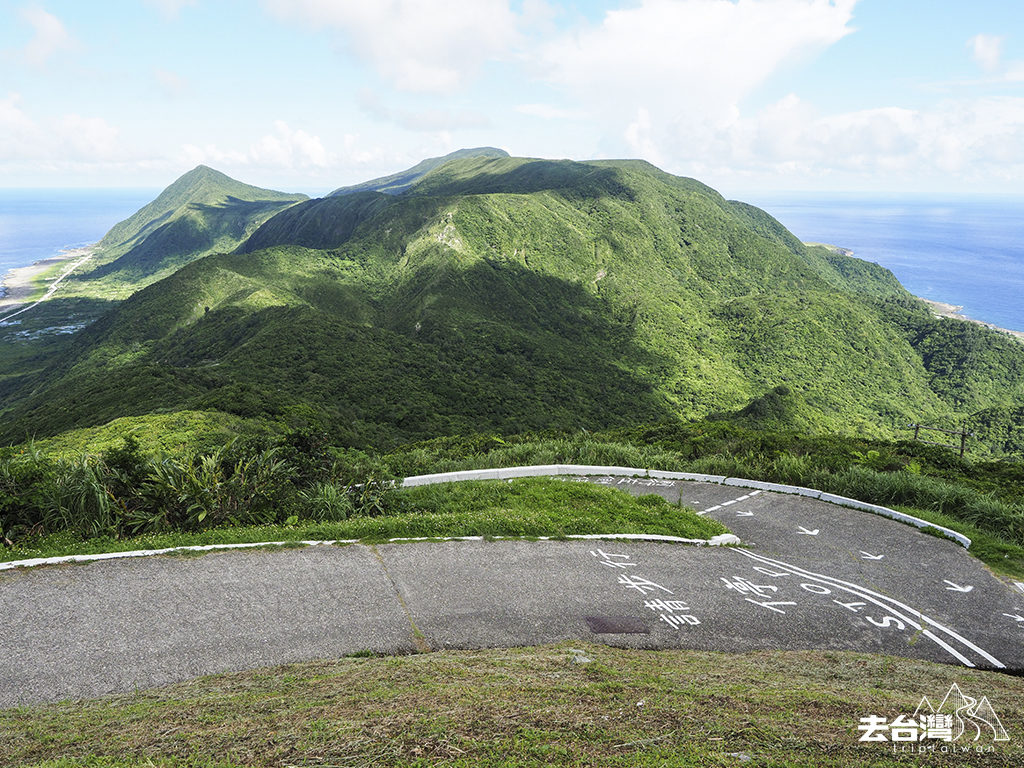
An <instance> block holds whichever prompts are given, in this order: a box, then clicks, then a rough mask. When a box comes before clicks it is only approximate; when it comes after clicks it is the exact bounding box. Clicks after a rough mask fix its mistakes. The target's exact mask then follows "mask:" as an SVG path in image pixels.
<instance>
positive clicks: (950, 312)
mask: <svg viewBox="0 0 1024 768" xmlns="http://www.w3.org/2000/svg"><path fill="white" fill-rule="evenodd" d="M915 298H917V299H920V300H921V301H923V302H924V303H925V304H927V305H928V308H929V309H930V310H931V311H932V314H933V315H935V317H948V318H950V319H952V320H966V321H967V322H968V323H974V324H975V325H983V326H985V327H986V328H991V329H992V330H993V331H999V332H1000V333H1007V334H1009V335H1010V336H1014V337H1016V338H1018V339H1020V340H1021V341H1022V342H1024V331H1011V330H1010V329H1009V328H1000V327H999V326H998V325H993V324H992V323H986V322H985V321H984V320H975V319H974V318H973V317H968V316H967V315H964V314H961V313H960V310H962V309H963V307H962V306H959V305H957V304H947V303H945V302H944V301H932V300H931V299H926V298H923V297H922V296H916V297H915Z"/></svg>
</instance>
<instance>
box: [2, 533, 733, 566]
mask: <svg viewBox="0 0 1024 768" xmlns="http://www.w3.org/2000/svg"><path fill="white" fill-rule="evenodd" d="M489 538H492V539H502V540H509V541H522V540H527V539H532V538H536V539H538V540H539V541H550V540H551V539H552V537H550V536H537V537H532V536H530V537H524V536H491V537H489ZM560 538H565V539H582V540H588V541H589V540H601V539H613V540H614V539H628V540H631V541H658V542H660V541H665V542H671V543H673V544H691V545H693V546H697V547H720V546H725V545H729V544H740V543H741V541H740V538H739V537H738V536H735V535H734V534H731V533H720V534H718V535H717V536H712V537H711V538H710V539H686V538H683V537H681V536H666V535H663V534H660V533H570V534H566V535H565V536H563V537H560ZM485 540H486V539H485V537H483V536H415V537H402V538H392V539H388V540H387V541H386V543H388V544H401V543H405V542H417V541H485ZM360 543H362V542H361V540H360V539H325V540H323V541H319V540H316V541H314V540H305V539H304V540H295V539H292V540H288V541H260V542H252V543H245V544H193V545H190V546H183V547H165V548H164V549H133V550H130V551H127V552H101V553H99V554H94V555H61V556H59V557H36V558H32V559H29V560H9V561H7V562H0V571H9V570H13V569H15V568H34V567H36V566H39V565H64V564H67V563H91V562H96V561H99V560H120V559H123V558H129V557H152V556H154V555H171V554H174V553H176V552H215V551H218V550H229V549H254V548H257V547H287V546H296V545H302V546H305V547H319V546H327V545H331V544H360Z"/></svg>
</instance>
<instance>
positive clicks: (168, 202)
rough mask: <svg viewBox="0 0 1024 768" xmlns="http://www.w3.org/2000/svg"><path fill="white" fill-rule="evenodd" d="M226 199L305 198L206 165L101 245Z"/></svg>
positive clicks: (174, 184) (182, 178) (116, 229)
mask: <svg viewBox="0 0 1024 768" xmlns="http://www.w3.org/2000/svg"><path fill="white" fill-rule="evenodd" d="M229 198H234V199H237V200H242V201H265V202H297V201H299V200H305V199H307V197H306V195H301V194H288V193H285V192H275V191H274V190H271V189H262V188H260V187H254V186H252V185H251V184H245V183H243V182H241V181H238V180H236V179H233V178H231V177H230V176H228V175H227V174H225V173H222V172H220V171H218V170H216V169H215V168H211V167H209V166H208V165H197V166H196V167H195V168H193V169H192V170H191V171H188V172H187V173H184V174H182V175H181V176H179V177H178V178H177V179H175V180H174V181H173V182H172V183H171V184H170V186H168V187H167V188H166V189H165V190H164V191H163V192H161V193H160V194H159V195H158V196H157V198H156V199H155V200H153V202H151V203H149V205H146V206H144V207H143V208H141V209H140V210H139V211H137V212H136V213H135V214H134V215H133V216H131V217H129V218H128V219H125V220H124V221H122V222H121V223H120V224H117V225H116V226H114V228H113V229H111V230H110V231H109V232H108V233H107V234H106V236H105V237H104V238H103V240H102V241H101V244H102V245H104V246H106V247H110V246H115V245H118V244H123V243H126V242H127V241H129V240H132V239H134V238H136V237H138V236H139V235H140V234H144V233H149V232H150V231H152V229H153V228H154V227H155V226H159V225H160V224H162V223H164V222H166V221H167V220H168V219H169V218H171V217H173V216H174V215H176V213H177V212H179V211H181V210H182V209H183V208H185V207H186V206H194V205H218V204H222V203H224V202H225V201H226V200H228V199H229Z"/></svg>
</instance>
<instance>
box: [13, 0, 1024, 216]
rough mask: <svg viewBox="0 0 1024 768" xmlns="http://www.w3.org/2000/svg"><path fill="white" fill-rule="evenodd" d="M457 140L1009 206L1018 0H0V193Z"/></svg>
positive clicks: (403, 153)
mask: <svg viewBox="0 0 1024 768" xmlns="http://www.w3.org/2000/svg"><path fill="white" fill-rule="evenodd" d="M475 146H495V147H500V148H502V149H504V150H506V151H508V152H509V153H510V154H513V155H517V156H529V157H551V158H562V157H565V158H571V159H576V160H586V159H591V158H611V157H639V158H644V159H646V160H649V161H650V162H652V163H654V164H655V165H658V166H659V167H661V168H663V169H665V170H667V171H669V172H671V173H675V174H679V175H684V176H693V177H696V178H698V179H700V180H701V181H704V182H705V183H707V184H710V185H711V186H713V187H715V188H716V189H719V190H720V191H722V192H723V193H725V194H727V195H729V196H741V195H742V193H744V192H747V193H752V192H756V193H764V192H771V191H780V192H782V191H831V192H866V193H873V194H882V193H885V194H888V195H892V194H908V195H909V194H932V195H960V194H964V193H986V194H1024V1H1022V0H970V1H969V2H968V1H967V0H593V1H592V2H588V1H587V0H103V2H81V0H0V187H153V188H158V187H163V186H166V185H167V184H169V183H170V182H171V181H173V180H174V179H175V178H176V177H177V176H179V175H181V174H182V173H184V172H185V171H187V170H189V169H190V168H192V167H194V166H196V165H198V164H206V165H209V166H212V167H214V168H217V169H218V170H221V171H223V172H225V173H227V174H229V175H231V176H233V177H235V178H238V179H240V180H242V181H245V182H248V183H252V184H257V185H259V186H264V187H271V188H274V189H282V190H286V191H301V192H307V193H310V194H319V193H322V192H324V191H327V190H330V189H333V188H335V187H338V186H342V185H345V184H352V183H356V182H359V181H363V180H366V179H369V178H373V177H376V176H380V175H384V174H388V173H393V172H395V171H398V170H401V169H403V168H407V167H409V166H411V165H413V164H415V163H416V162H418V161H419V160H421V159H423V158H424V157H432V156H438V155H443V154H446V153H448V152H450V151H453V150H455V149H458V148H461V147H475Z"/></svg>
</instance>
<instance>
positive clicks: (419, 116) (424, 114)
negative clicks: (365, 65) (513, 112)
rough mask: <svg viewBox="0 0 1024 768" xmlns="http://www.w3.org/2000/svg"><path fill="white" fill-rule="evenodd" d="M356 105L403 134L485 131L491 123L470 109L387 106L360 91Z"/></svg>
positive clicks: (373, 94)
mask: <svg viewBox="0 0 1024 768" xmlns="http://www.w3.org/2000/svg"><path fill="white" fill-rule="evenodd" d="M359 106H360V107H361V108H362V110H363V112H365V113H366V114H367V115H369V116H370V117H372V118H374V119H376V120H381V121H383V122H387V123H391V124H393V125H397V126H398V127H400V128H403V129H405V130H407V131H430V132H432V131H451V130H457V129H460V128H487V127H489V126H490V124H491V121H490V119H489V118H488V117H487V115H485V114H483V113H481V112H475V111H473V110H452V109H445V108H442V107H428V108H425V109H401V108H397V107H391V106H388V105H387V104H385V103H384V102H383V101H382V100H381V99H380V98H378V97H377V95H376V94H375V93H374V92H373V91H370V90H364V91H363V92H362V93H360V94H359Z"/></svg>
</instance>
